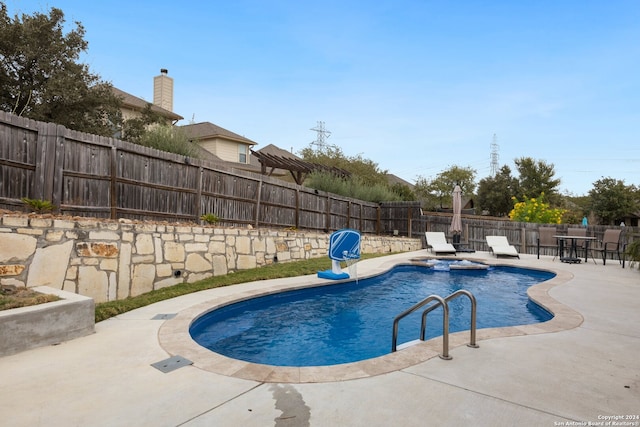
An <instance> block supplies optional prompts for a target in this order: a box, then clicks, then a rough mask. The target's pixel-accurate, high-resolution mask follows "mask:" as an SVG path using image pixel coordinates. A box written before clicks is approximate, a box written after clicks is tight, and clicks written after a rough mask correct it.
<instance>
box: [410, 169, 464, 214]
mask: <svg viewBox="0 0 640 427" xmlns="http://www.w3.org/2000/svg"><path fill="white" fill-rule="evenodd" d="M475 175H476V171H475V169H472V168H470V167H464V168H463V167H460V166H451V167H450V168H449V169H446V170H444V171H442V172H440V173H439V174H438V175H437V176H436V177H435V178H434V179H432V180H428V179H426V178H424V177H418V179H417V180H416V185H415V188H414V192H415V193H416V195H417V196H418V199H420V200H421V201H422V202H423V206H424V207H425V208H426V209H434V208H443V207H445V206H451V196H452V194H453V188H454V187H455V185H456V184H458V185H460V188H462V193H463V194H473V192H474V191H475V188H476V184H475Z"/></svg>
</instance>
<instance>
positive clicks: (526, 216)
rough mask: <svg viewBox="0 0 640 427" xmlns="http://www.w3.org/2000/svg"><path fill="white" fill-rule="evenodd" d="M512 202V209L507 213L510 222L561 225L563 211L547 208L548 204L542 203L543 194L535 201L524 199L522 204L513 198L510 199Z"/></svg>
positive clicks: (533, 199) (534, 199)
mask: <svg viewBox="0 0 640 427" xmlns="http://www.w3.org/2000/svg"><path fill="white" fill-rule="evenodd" d="M512 200H513V201H514V202H515V204H514V206H513V209H512V210H511V212H509V218H511V220H512V221H519V222H535V223H539V224H561V223H562V215H563V214H564V213H565V210H564V209H557V208H551V207H549V204H548V203H545V201H544V193H542V194H540V197H538V198H537V199H536V198H531V199H528V198H526V197H525V198H524V200H523V201H522V202H519V201H518V200H517V199H516V198H515V197H512Z"/></svg>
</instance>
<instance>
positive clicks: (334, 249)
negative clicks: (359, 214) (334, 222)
mask: <svg viewBox="0 0 640 427" xmlns="http://www.w3.org/2000/svg"><path fill="white" fill-rule="evenodd" d="M329 258H330V259H331V270H325V271H318V277H320V278H323V279H333V280H338V279H348V278H349V277H353V276H355V275H356V274H357V269H356V263H357V262H358V260H359V259H360V233H359V232H357V231H356V230H351V229H349V228H345V229H342V230H338V231H336V232H334V233H333V234H331V236H330V237H329ZM340 262H344V263H346V264H347V267H348V269H349V273H345V272H343V271H342V267H340Z"/></svg>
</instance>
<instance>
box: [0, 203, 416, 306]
mask: <svg viewBox="0 0 640 427" xmlns="http://www.w3.org/2000/svg"><path fill="white" fill-rule="evenodd" d="M328 241H329V235H328V234H324V233H313V232H297V231H288V230H270V229H248V228H221V227H208V226H193V225H171V224H157V223H133V222H130V221H126V220H121V221H119V222H118V221H109V220H100V219H87V218H83V219H77V218H74V219H56V218H46V217H33V216H32V217H30V216H26V215H15V214H4V215H2V216H1V217H0V284H2V285H15V286H28V287H34V286H49V287H52V288H56V289H61V290H64V291H67V292H73V293H77V294H80V295H85V296H88V297H91V298H93V299H94V300H95V302H104V301H113V300H119V299H124V298H127V297H129V296H136V295H140V294H143V293H145V292H149V291H151V290H154V289H159V288H163V287H166V286H173V285H176V284H179V283H184V282H189V283H191V282H195V281H198V280H202V279H206V278H208V277H211V276H219V275H224V274H227V273H230V272H233V271H237V270H245V269H251V268H255V267H260V266H264V265H268V264H271V263H273V262H286V261H297V260H303V259H309V258H317V257H323V256H327V249H328ZM421 244H422V243H421V240H420V239H408V238H402V237H391V236H370V235H363V236H362V244H361V252H362V253H388V252H405V251H413V250H418V249H421Z"/></svg>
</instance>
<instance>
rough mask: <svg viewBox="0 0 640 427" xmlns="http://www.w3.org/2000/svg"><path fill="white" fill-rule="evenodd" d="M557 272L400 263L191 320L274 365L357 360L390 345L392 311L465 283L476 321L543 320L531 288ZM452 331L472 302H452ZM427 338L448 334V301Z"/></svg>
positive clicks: (410, 336) (408, 329)
mask: <svg viewBox="0 0 640 427" xmlns="http://www.w3.org/2000/svg"><path fill="white" fill-rule="evenodd" d="M552 277H554V274H553V273H549V272H543V271H537V270H529V269H522V268H514V267H491V268H489V269H486V270H451V271H442V270H440V269H434V268H427V267H423V266H419V265H403V266H397V267H395V268H393V269H392V270H390V271H389V272H387V273H385V274H382V275H380V276H376V277H372V278H368V279H362V280H359V281H353V282H347V283H338V284H333V285H329V286H320V287H314V288H307V289H301V290H295V291H286V292H281V293H277V294H273V295H268V296H263V297H258V298H254V299H251V300H247V301H243V302H239V303H235V304H231V305H228V306H225V307H221V308H219V309H216V310H214V311H211V312H209V313H207V314H205V315H204V316H202V317H200V318H198V319H197V320H196V321H195V322H194V323H193V324H192V325H191V327H190V330H189V332H190V334H191V336H192V338H193V339H194V340H195V341H196V342H197V343H199V344H200V345H202V346H204V347H206V348H208V349H210V350H212V351H215V352H217V353H220V354H223V355H226V356H228V357H232V358H235V359H240V360H245V361H248V362H253V363H263V364H267V365H275V366H321V365H334V364H339V363H347V362H355V361H359V360H364V359H369V358H373V357H378V356H382V355H384V354H388V353H390V352H391V338H392V330H393V319H394V318H395V316H397V315H398V314H399V313H401V312H402V311H404V310H406V309H407V308H409V307H411V306H412V305H414V304H416V303H418V302H420V301H421V300H423V299H424V298H426V297H427V296H429V295H432V294H436V295H440V296H442V297H446V296H447V295H449V294H451V293H452V292H455V291H457V290H459V289H466V290H468V291H470V292H472V293H473V295H474V296H475V297H476V300H477V327H478V329H480V328H491V327H503V326H514V325H525V324H531V323H537V322H544V321H547V320H549V319H551V317H552V315H551V314H550V313H549V312H547V311H546V310H544V309H542V308H541V307H540V306H538V305H537V304H535V303H533V302H531V301H530V300H529V299H528V297H527V294H526V291H527V288H528V287H529V286H531V285H534V284H536V283H540V282H543V281H545V280H549V279H551V278H552ZM421 313H422V310H418V312H417V313H414V314H412V315H410V316H408V317H406V318H404V319H402V320H401V321H400V324H399V334H398V344H401V343H405V342H408V341H412V340H416V339H418V338H419V333H420V315H421ZM449 316H450V327H449V330H450V332H457V331H462V330H468V329H469V328H470V316H471V314H470V302H469V299H468V298H456V299H454V300H453V301H451V302H450V303H449ZM426 335H427V336H426V338H427V339H429V338H433V337H436V336H440V335H442V309H441V308H437V309H435V310H434V311H433V312H431V313H430V314H429V316H428V323H427V334H426Z"/></svg>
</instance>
